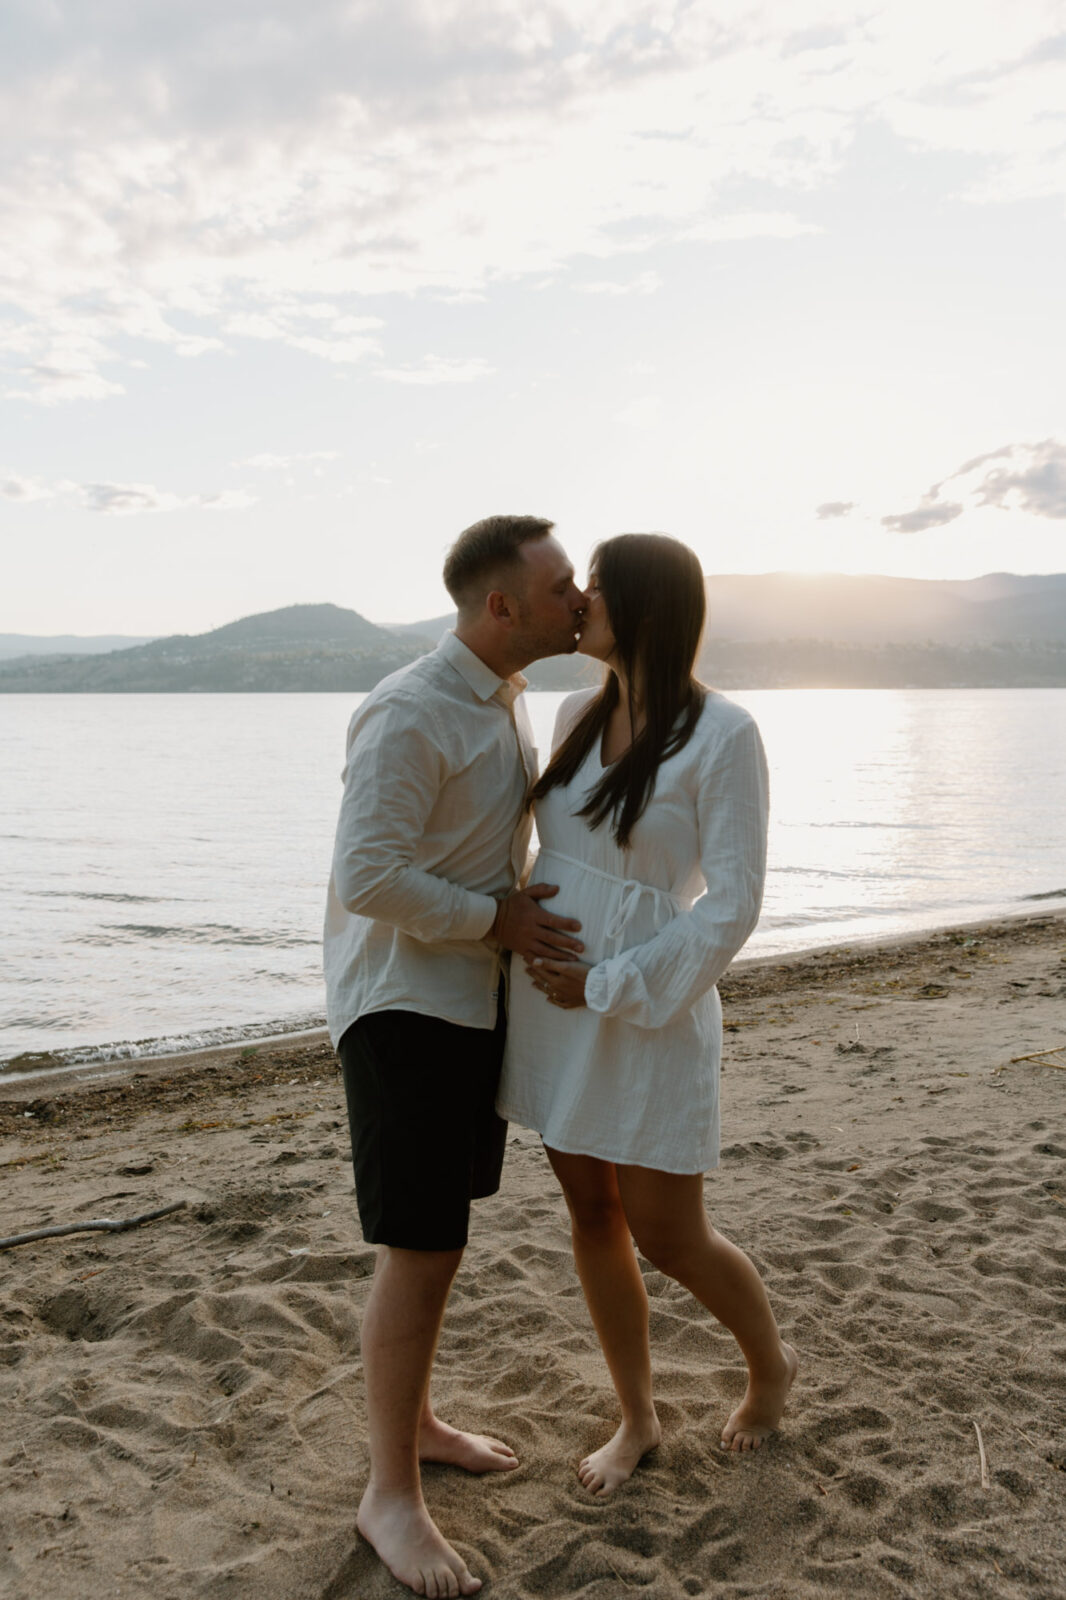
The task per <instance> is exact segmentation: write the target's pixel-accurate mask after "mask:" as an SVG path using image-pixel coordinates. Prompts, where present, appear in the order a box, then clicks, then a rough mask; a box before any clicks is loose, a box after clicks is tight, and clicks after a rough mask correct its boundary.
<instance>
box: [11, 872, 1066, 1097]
mask: <svg viewBox="0 0 1066 1600" xmlns="http://www.w3.org/2000/svg"><path fill="white" fill-rule="evenodd" d="M1045 901H1046V902H1048V903H1049V904H1048V906H1047V909H1038V907H1040V906H1041V905H1042V903H1043V902H1045ZM1051 902H1063V903H1062V904H1061V905H1060V904H1058V903H1051ZM1048 916H1051V917H1054V916H1062V917H1064V918H1066V891H1058V890H1051V891H1049V892H1048V893H1046V894H1042V895H1033V896H1030V897H1028V899H1027V900H1026V902H1025V903H1024V905H1023V906H1020V907H1019V908H1018V909H1017V910H1013V909H1011V910H998V909H997V910H996V912H995V915H994V916H988V915H987V914H984V913H979V912H978V913H975V916H974V918H972V919H967V918H961V919H959V918H955V919H951V920H947V921H944V922H939V921H938V922H936V923H934V924H933V925H931V926H930V927H928V928H921V929H916V930H910V931H907V932H892V933H889V932H867V933H860V934H856V935H854V936H853V937H852V938H850V939H841V940H832V941H830V942H829V943H827V944H818V945H810V946H804V947H802V948H801V949H797V950H784V951H774V952H772V953H770V954H767V955H746V954H744V953H742V954H741V955H740V956H738V958H737V959H736V961H734V962H733V964H732V965H731V966H730V968H729V970H728V972H727V973H726V975H725V977H724V978H723V979H722V980H720V982H719V984H718V988H719V991H720V992H722V991H723V986H725V987H726V988H727V987H728V985H729V984H730V982H731V981H733V980H734V979H735V978H737V977H738V976H740V975H741V974H743V973H747V972H749V971H752V970H758V971H761V970H764V969H771V968H777V967H792V966H796V965H802V964H803V963H805V962H821V961H823V960H826V959H829V958H831V957H833V956H834V953H838V952H845V953H850V952H851V951H853V950H854V951H860V952H873V953H876V952H879V951H889V950H894V949H896V948H897V947H899V948H902V947H905V946H908V947H909V946H915V947H916V948H922V947H924V946H926V945H935V944H936V942H937V941H938V940H940V939H941V938H943V937H945V936H949V935H950V934H952V933H954V932H956V931H958V932H964V933H966V934H968V935H970V936H974V935H975V930H982V931H984V930H989V929H994V928H996V927H998V926H999V925H1000V924H1001V923H1002V924H1005V925H1007V926H1011V925H1013V924H1016V923H1018V922H1025V921H1030V920H1032V919H1034V918H1038V919H1039V918H1043V917H1048ZM328 1037H329V1035H328V1029H327V1028H326V1026H325V1023H324V1022H323V1024H322V1026H320V1027H312V1028H297V1029H293V1030H291V1031H288V1030H283V1031H282V1032H279V1033H267V1034H250V1035H246V1036H245V1037H243V1038H241V1039H236V1040H232V1041H230V1042H229V1043H225V1044H210V1045H192V1046H191V1047H190V1048H189V1049H187V1050H168V1051H165V1052H161V1053H160V1054H158V1055H153V1054H146V1055H128V1056H121V1057H110V1058H103V1059H101V1060H99V1061H91V1060H90V1061H83V1062H77V1063H72V1064H70V1065H69V1066H66V1065H64V1066H48V1067H34V1068H31V1069H30V1070H28V1071H17V1072H9V1071H6V1070H4V1068H3V1066H2V1064H0V1098H2V1097H3V1095H4V1094H5V1093H7V1092H9V1091H12V1090H16V1089H17V1088H19V1086H21V1085H29V1084H55V1085H56V1086H57V1087H62V1088H67V1089H69V1088H71V1087H73V1086H75V1085H77V1084H80V1083H85V1084H95V1083H101V1082H104V1081H107V1080H122V1079H125V1078H128V1077H130V1076H132V1075H133V1074H134V1073H143V1072H151V1073H153V1074H155V1073H164V1072H173V1071H175V1070H176V1069H178V1068H179V1067H181V1066H182V1065H183V1064H192V1063H193V1062H196V1061H204V1062H220V1061H222V1060H225V1059H228V1058H229V1057H230V1056H231V1055H232V1054H233V1053H234V1052H236V1053H237V1054H238V1055H239V1054H241V1053H242V1052H245V1053H246V1052H252V1053H258V1052H259V1051H260V1050H274V1049H287V1048H290V1047H294V1046H296V1045H298V1044H300V1043H304V1042H306V1043H315V1044H318V1043H322V1042H324V1041H326V1040H328ZM148 1042H150V1041H148ZM86 1048H91V1047H86ZM100 1048H101V1049H105V1050H106V1049H109V1048H119V1046H107V1045H102V1046H100ZM12 1059H14V1060H17V1059H18V1057H13V1058H12Z"/></svg>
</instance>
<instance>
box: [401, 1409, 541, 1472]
mask: <svg viewBox="0 0 1066 1600" xmlns="http://www.w3.org/2000/svg"><path fill="white" fill-rule="evenodd" d="M418 1459H419V1460H420V1461H441V1462H444V1463H445V1465H447V1466H451V1467H463V1468H464V1469H465V1471H467V1472H510V1471H512V1470H513V1468H515V1467H517V1465H518V1457H517V1456H516V1455H515V1453H514V1451H513V1450H512V1449H511V1446H510V1445H509V1444H504V1443H503V1442H502V1441H501V1440H499V1439H490V1438H489V1437H488V1435H487V1434H484V1433H460V1431H459V1429H458V1428H450V1427H449V1426H448V1424H447V1423H446V1422H441V1421H440V1420H439V1419H438V1418H437V1417H433V1418H432V1419H431V1420H430V1421H429V1422H423V1424H422V1426H421V1428H420V1430H419V1434H418Z"/></svg>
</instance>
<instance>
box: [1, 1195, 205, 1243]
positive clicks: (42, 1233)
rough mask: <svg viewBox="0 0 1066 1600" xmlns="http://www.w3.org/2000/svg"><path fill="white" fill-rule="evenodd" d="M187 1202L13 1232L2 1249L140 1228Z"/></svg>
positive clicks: (166, 1215)
mask: <svg viewBox="0 0 1066 1600" xmlns="http://www.w3.org/2000/svg"><path fill="white" fill-rule="evenodd" d="M186 1203H187V1202H186V1201H184V1200H175V1201H174V1202H173V1204H172V1205H169V1206H160V1207H159V1209H158V1211H142V1212H141V1214H140V1216H139V1217H126V1218H124V1219H120V1220H119V1221H117V1222H116V1221H113V1220H112V1219H111V1218H110V1217H98V1218H97V1220H96V1221H95V1222H62V1223H59V1224H57V1225H56V1226H55V1227H53V1228H34V1229H33V1230H32V1232H30V1233H13V1234H12V1235H11V1236H10V1238H8V1239H0V1250H10V1249H11V1248H12V1247H13V1246H14V1245H16V1244H32V1243H33V1242H34V1240H35V1239H59V1238H62V1236H63V1235H64V1234H67V1233H125V1232H126V1229H127V1228H139V1227H140V1225H141V1223H142V1222H154V1221H155V1220H156V1218H157V1217H169V1216H170V1214H171V1212H172V1211H181V1210H182V1209H183V1208H184V1206H185V1205H186Z"/></svg>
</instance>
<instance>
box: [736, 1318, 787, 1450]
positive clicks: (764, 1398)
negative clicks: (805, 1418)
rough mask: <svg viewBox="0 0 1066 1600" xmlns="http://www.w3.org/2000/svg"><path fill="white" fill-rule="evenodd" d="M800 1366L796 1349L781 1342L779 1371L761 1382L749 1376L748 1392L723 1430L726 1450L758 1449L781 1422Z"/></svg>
mask: <svg viewBox="0 0 1066 1600" xmlns="http://www.w3.org/2000/svg"><path fill="white" fill-rule="evenodd" d="M798 1366H799V1360H798V1357H797V1355H796V1352H795V1350H793V1348H792V1346H791V1345H790V1344H782V1346H781V1370H780V1373H779V1374H778V1375H777V1376H776V1377H774V1378H773V1379H770V1380H764V1381H763V1382H761V1383H758V1384H756V1383H754V1382H753V1381H752V1380H751V1379H750V1378H749V1379H748V1392H747V1394H746V1395H745V1396H744V1398H743V1400H742V1401H741V1402H740V1404H739V1406H737V1409H736V1410H735V1411H734V1412H733V1415H732V1416H731V1417H730V1419H729V1421H728V1422H727V1423H726V1425H725V1427H724V1428H723V1429H722V1448H723V1450H758V1448H759V1446H760V1445H761V1444H762V1442H763V1440H764V1439H766V1438H767V1437H768V1436H769V1435H770V1434H771V1433H773V1431H774V1429H775V1428H776V1427H777V1424H778V1423H779V1422H780V1421H781V1413H782V1411H784V1409H785V1401H786V1400H787V1399H788V1391H789V1390H790V1389H791V1387H792V1384H793V1381H794V1379H795V1376H796V1370H797V1368H798Z"/></svg>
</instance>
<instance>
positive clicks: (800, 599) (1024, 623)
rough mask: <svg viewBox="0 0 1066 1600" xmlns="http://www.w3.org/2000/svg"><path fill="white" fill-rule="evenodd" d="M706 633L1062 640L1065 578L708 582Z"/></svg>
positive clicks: (827, 577) (848, 640) (943, 641)
mask: <svg viewBox="0 0 1066 1600" xmlns="http://www.w3.org/2000/svg"><path fill="white" fill-rule="evenodd" d="M707 605H708V611H709V615H710V623H709V627H708V636H709V637H711V638H715V639H718V640H725V639H737V640H751V641H754V640H759V639H766V640H771V639H772V640H784V639H820V640H824V641H826V642H832V643H836V644H860V645H877V644H909V643H915V642H920V643H930V644H938V645H981V644H1003V643H1010V642H1013V643H1019V642H1021V641H1023V640H1033V641H1038V640H1039V641H1042V642H1045V643H1050V642H1066V574H1062V573H1060V574H1054V575H1051V576H1047V577H1017V576H1015V575H1014V574H1012V573H992V574H989V575H988V576H987V577H984V578H972V579H967V580H965V581H958V580H938V579H928V578H881V577H848V576H845V575H844V574H841V573H818V574H812V575H810V576H808V575H807V574H805V573H795V572H768V573H762V574H759V575H758V576H756V577H747V576H743V575H737V574H735V573H734V574H729V575H723V576H720V577H711V578H708V579H707Z"/></svg>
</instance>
